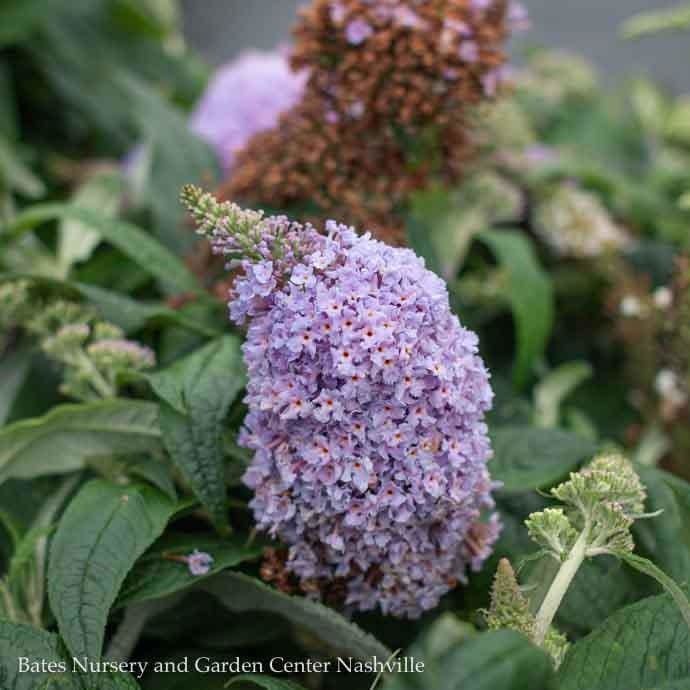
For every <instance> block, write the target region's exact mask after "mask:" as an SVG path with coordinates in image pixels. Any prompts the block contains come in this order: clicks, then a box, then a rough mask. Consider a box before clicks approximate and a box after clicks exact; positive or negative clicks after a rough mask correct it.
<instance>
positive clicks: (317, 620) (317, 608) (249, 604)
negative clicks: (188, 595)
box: [203, 572, 391, 662]
mask: <svg viewBox="0 0 690 690" xmlns="http://www.w3.org/2000/svg"><path fill="white" fill-rule="evenodd" d="M203 589H205V590H206V591H208V592H210V593H211V594H213V595H214V596H215V597H216V598H217V599H218V600H219V601H220V602H221V603H222V604H223V605H224V606H226V607H227V608H228V609H230V610H231V611H237V612H243V611H267V612H269V613H278V614H280V615H281V616H284V617H285V618H287V619H288V620H289V621H290V622H291V623H293V624H294V625H297V626H299V627H300V628H303V629H305V630H307V631H308V632H310V633H312V634H313V635H314V636H315V637H316V638H317V639H318V640H320V641H321V642H323V643H325V644H326V645H328V646H329V647H331V648H332V649H334V650H337V651H339V652H342V653H345V654H349V655H350V656H353V657H356V658H358V659H364V660H367V659H370V658H371V657H376V658H377V659H378V660H379V661H381V662H384V661H386V660H387V659H389V658H390V655H391V653H390V651H389V650H388V649H387V648H386V647H385V646H384V645H383V644H381V643H380V642H379V641H378V640H377V639H376V638H375V637H373V636H372V635H370V634H368V633H366V632H364V631H363V630H362V629H361V628H359V627H358V626H357V625H355V624H354V623H352V622H350V621H348V620H347V619H346V618H343V616H341V615H340V614H339V613H336V612H335V611H334V610H333V609H330V608H328V607H326V606H323V605H322V604H319V603H318V602H315V601H310V600H308V599H304V598H303V597H293V596H289V595H287V594H283V592H279V591H278V590H277V589H273V588H272V587H268V586H267V585H265V584H264V583H263V582H260V581H259V580H257V579H255V578H252V577H249V576H247V575H244V574H242V573H234V572H233V573H221V574H220V575H217V576H216V577H214V578H211V579H210V580H208V581H207V582H205V583H204V584H203Z"/></svg>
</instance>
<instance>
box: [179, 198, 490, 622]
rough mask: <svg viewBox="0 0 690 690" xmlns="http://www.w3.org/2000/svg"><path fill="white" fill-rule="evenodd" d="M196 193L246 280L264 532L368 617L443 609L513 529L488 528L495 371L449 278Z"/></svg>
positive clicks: (191, 201)
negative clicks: (452, 296)
mask: <svg viewBox="0 0 690 690" xmlns="http://www.w3.org/2000/svg"><path fill="white" fill-rule="evenodd" d="M183 198H184V200H185V202H186V203H187V205H188V206H189V207H190V209H191V210H192V211H193V212H194V213H195V215H196V217H197V220H198V221H199V223H200V231H201V232H202V233H204V234H206V235H207V236H208V237H209V238H210V240H211V242H212V244H213V246H214V249H215V251H217V252H219V253H222V254H224V255H226V256H229V257H230V258H231V259H233V260H234V261H233V265H236V266H239V267H241V268H242V275H241V277H240V278H238V279H237V281H236V284H235V291H234V294H233V297H232V299H231V303H230V314H231V317H232V319H233V321H235V322H236V323H243V322H245V321H246V320H249V324H248V330H247V339H246V342H245V344H244V348H243V349H244V359H245V363H246V365H247V369H248V374H249V383H248V386H247V397H246V403H247V405H248V406H249V412H248V415H247V417H246V420H245V424H244V429H243V431H242V433H241V435H240V443H241V444H242V445H243V446H245V447H247V448H250V449H252V450H253V451H254V459H253V461H252V463H251V465H250V467H249V469H248V470H247V472H246V474H245V476H244V481H245V483H246V484H247V486H249V487H250V488H252V489H253V490H254V499H253V501H252V503H251V506H252V508H253V510H254V514H255V518H256V521H257V524H258V526H259V528H260V529H261V530H264V531H266V532H268V533H269V534H270V535H271V536H274V537H278V538H280V539H281V540H283V541H284V542H285V543H286V544H288V545H289V547H290V549H289V557H288V561H287V568H288V569H289V571H290V572H292V573H293V574H294V575H296V576H297V577H298V578H299V579H300V580H301V581H302V583H304V584H305V585H308V584H309V583H314V582H329V581H333V580H336V579H338V580H340V581H342V582H344V583H345V588H346V598H345V603H346V605H347V606H349V607H350V608H352V609H358V610H369V609H373V608H375V607H376V606H380V608H381V610H382V611H383V612H385V613H389V614H392V615H396V616H410V617H415V616H418V615H419V614H420V613H422V612H423V611H424V610H426V609H429V608H432V607H433V606H435V605H436V604H437V603H438V601H439V599H440V597H441V596H442V595H443V594H445V593H446V592H447V591H448V590H450V589H451V588H452V587H454V586H455V585H456V583H457V582H459V581H463V580H464V579H465V577H466V573H467V571H468V570H470V569H471V570H476V569H478V568H479V567H480V566H481V564H482V562H483V561H484V559H485V558H486V557H487V555H488V554H489V552H490V550H491V545H492V544H493V542H494V540H495V539H496V537H497V534H498V530H499V526H498V521H497V518H496V517H495V516H491V515H489V518H488V520H487V521H483V519H482V518H483V515H484V514H485V513H487V512H488V513H490V512H491V509H492V507H493V501H492V498H491V489H492V482H491V480H490V477H489V473H488V471H487V467H486V462H487V460H488V459H489V457H490V455H491V448H490V445H489V439H488V436H487V427H486V424H485V423H484V414H485V413H486V411H487V410H488V409H489V408H490V407H491V401H492V391H491V387H490V385H489V374H488V372H487V370H486V368H485V366H484V363H483V362H482V359H481V358H480V356H479V354H478V342H477V337H476V335H475V334H474V333H472V332H471V331H468V330H467V329H465V328H463V327H462V325H461V324H460V322H459V321H458V318H457V317H456V316H455V315H453V314H452V312H451V311H450V307H449V304H448V293H447V290H446V286H445V284H444V282H443V281H442V280H441V279H440V278H438V277H437V276H436V275H435V274H434V273H432V272H430V271H428V270H427V269H425V267H424V262H423V261H422V260H421V259H419V258H418V257H417V256H416V255H415V254H414V253H413V252H412V251H410V250H408V249H396V248H392V247H389V246H387V245H385V244H383V243H381V242H379V241H376V240H374V239H372V238H371V236H370V235H368V234H367V235H364V236H361V237H360V236H358V235H357V234H356V233H355V232H354V230H353V229H352V228H350V227H346V226H344V225H340V224H338V223H336V222H334V221H329V222H327V223H326V227H325V230H326V232H325V234H320V233H318V232H317V231H316V230H315V228H313V227H312V226H310V225H300V224H298V223H295V222H291V221H289V220H288V219H286V218H284V217H273V218H263V217H262V216H261V215H260V214H257V213H255V212H247V211H242V210H241V209H239V208H238V207H237V206H235V205H234V204H229V203H227V202H226V203H224V204H218V203H217V202H216V201H215V200H214V199H213V198H212V197H211V196H210V195H204V194H202V193H201V192H199V191H198V190H196V189H194V188H186V189H185V192H184V194H183ZM306 589H307V587H306V586H305V590H306Z"/></svg>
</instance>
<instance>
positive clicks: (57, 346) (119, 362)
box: [0, 281, 155, 400]
mask: <svg viewBox="0 0 690 690" xmlns="http://www.w3.org/2000/svg"><path fill="white" fill-rule="evenodd" d="M0 304H3V305H6V306H7V309H6V310H3V318H8V319H11V323H12V324H13V325H15V326H20V327H22V328H24V329H25V330H26V331H27V332H28V333H30V334H31V335H33V336H34V337H36V338H38V340H39V342H40V346H41V349H42V350H43V352H44V353H45V354H46V355H47V356H48V357H49V358H50V359H52V360H54V361H55V362H57V363H59V364H60V365H61V366H62V375H63V381H62V384H61V386H60V390H61V392H62V393H64V394H65V395H69V396H70V397H73V398H77V399H80V400H93V399H99V398H110V397H115V396H116V395H117V393H118V389H119V386H120V383H119V380H120V378H121V376H122V375H123V374H126V373H127V372H132V371H139V370H142V369H148V368H150V367H153V366H154V365H155V355H154V353H153V351H152V350H150V349H149V348H148V347H144V346H142V345H140V344H138V343H135V342H133V341H131V340H128V339H127V338H125V335H124V333H123V332H122V330H121V329H120V328H118V327H117V326H115V325H113V324H111V323H106V322H102V321H97V320H96V315H95V313H94V312H93V310H91V309H90V308H88V307H85V306H84V305H81V304H77V303H76V302H70V301H68V300H64V299H56V300H53V301H50V302H47V303H46V302H44V301H43V300H41V299H40V298H38V297H35V296H33V295H32V293H31V286H30V284H29V283H28V282H26V281H17V282H13V283H7V284H5V285H3V286H2V288H0Z"/></svg>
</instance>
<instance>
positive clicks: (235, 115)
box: [190, 51, 305, 172]
mask: <svg viewBox="0 0 690 690" xmlns="http://www.w3.org/2000/svg"><path fill="white" fill-rule="evenodd" d="M304 82H305V74H304V73H303V72H293V71H292V70H291V69H290V66H289V65H288V61H287V56H286V55H285V54H284V53H283V52H281V51H275V52H259V51H250V52H246V53H244V54H242V55H241V56H240V57H238V58H237V59H236V60H234V61H233V62H231V63H229V64H227V65H225V66H223V67H221V68H220V69H218V71H217V72H216V73H215V74H214V75H213V77H212V79H211V81H210V82H209V84H208V86H207V87H206V91H205V92H204V94H203V96H202V97H201V100H200V101H199V103H198V104H197V106H196V108H195V110H194V112H193V113H192V116H191V118H190V128H191V129H192V131H193V132H195V133H196V134H198V135H199V136H200V137H201V138H202V139H204V140H205V141H206V142H207V143H208V144H209V145H210V146H211V147H212V148H213V150H214V151H215V152H216V154H217V155H218V158H219V160H220V162H221V164H222V166H223V168H224V170H225V171H226V172H228V171H229V170H230V169H231V168H232V165H233V161H234V158H235V153H236V151H238V150H239V149H241V148H242V147H243V146H245V145H246V143H247V142H248V141H249V139H250V138H251V137H252V136H253V135H254V134H256V133H257V132H261V131H263V130H266V129H270V128H271V127H274V126H275V125H276V124H277V122H278V117H279V116H280V114H281V113H282V112H283V111H285V110H288V109H289V108H291V107H292V106H293V105H294V104H295V103H296V102H297V101H298V100H299V98H300V96H301V94H302V90H303V88H304Z"/></svg>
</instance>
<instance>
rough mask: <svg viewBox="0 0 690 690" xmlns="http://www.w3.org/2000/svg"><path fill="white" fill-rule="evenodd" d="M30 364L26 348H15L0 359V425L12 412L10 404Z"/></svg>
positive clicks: (14, 398) (12, 402) (29, 354)
mask: <svg viewBox="0 0 690 690" xmlns="http://www.w3.org/2000/svg"><path fill="white" fill-rule="evenodd" d="M30 365H31V353H30V352H29V350H28V349H19V350H15V351H14V352H10V353H9V354H5V355H4V356H3V358H2V359H0V381H2V387H0V427H1V426H3V424H4V423H5V422H6V421H7V418H8V417H9V416H10V413H11V412H12V405H13V404H14V401H15V400H16V398H17V395H18V394H19V391H20V389H21V387H22V385H23V383H24V380H25V379H26V376H27V374H28V373H29V366H30Z"/></svg>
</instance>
